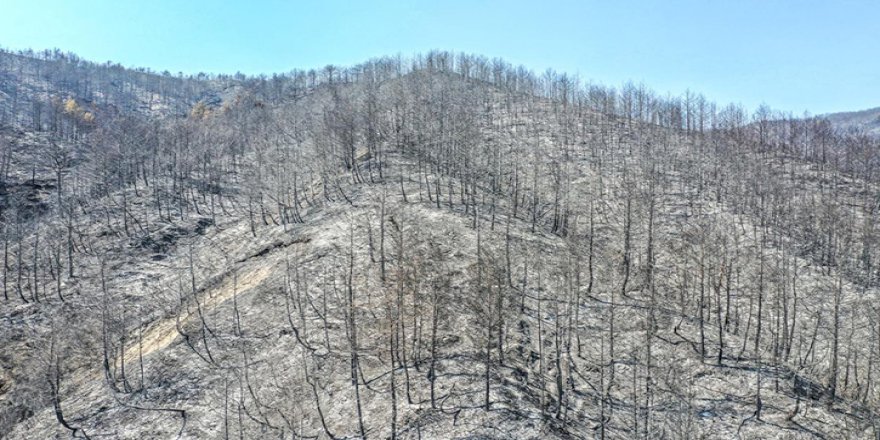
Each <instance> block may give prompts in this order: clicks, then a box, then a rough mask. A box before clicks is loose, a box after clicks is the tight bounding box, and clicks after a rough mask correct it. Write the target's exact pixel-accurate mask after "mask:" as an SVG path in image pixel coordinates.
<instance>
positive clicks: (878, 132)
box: [826, 107, 880, 137]
mask: <svg viewBox="0 0 880 440" xmlns="http://www.w3.org/2000/svg"><path fill="white" fill-rule="evenodd" d="M826 118H828V120H829V121H831V123H832V124H834V125H835V126H837V127H839V128H840V129H842V130H850V129H858V130H864V131H865V133H867V134H869V135H871V136H874V137H877V136H880V107H878V108H872V109H868V110H862V111H857V112H843V113H832V114H830V115H827V116H826Z"/></svg>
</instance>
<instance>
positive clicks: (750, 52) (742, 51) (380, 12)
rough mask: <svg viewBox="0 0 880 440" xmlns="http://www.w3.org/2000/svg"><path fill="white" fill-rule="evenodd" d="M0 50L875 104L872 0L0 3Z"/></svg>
mask: <svg viewBox="0 0 880 440" xmlns="http://www.w3.org/2000/svg"><path fill="white" fill-rule="evenodd" d="M0 46H2V47H4V48H7V49H25V48H31V49H34V50H42V49H50V48H59V49H61V50H63V51H70V52H74V53H76V54H78V55H79V56H81V57H82V58H85V59H88V60H92V61H97V62H104V61H113V62H118V63H121V64H123V65H125V66H137V67H149V68H151V69H153V70H155V71H159V72H161V71H164V70H168V71H170V72H172V73H177V72H184V73H198V72H209V73H236V72H242V73H246V74H259V73H266V74H271V73H279V72H287V71H290V70H291V69H294V68H319V67H323V66H325V65H327V64H335V65H342V66H344V65H351V64H356V63H359V62H362V61H365V60H367V59H369V58H372V57H377V56H383V55H395V54H402V55H404V56H406V55H412V54H414V53H418V52H427V51H428V50H431V49H443V50H454V51H456V52H467V53H475V54H481V55H485V56H488V57H501V58H503V59H505V60H507V61H508V62H510V63H512V64H516V65H519V64H522V65H524V66H526V67H528V68H530V69H532V70H534V71H535V72H538V73H540V72H543V71H545V70H546V69H548V68H552V69H554V70H556V71H559V72H566V73H569V74H577V75H578V76H579V77H580V78H581V79H582V80H585V81H586V80H590V81H593V82H596V83H602V84H605V85H611V86H618V85H620V84H622V83H623V82H625V81H628V80H631V81H634V82H637V83H638V82H642V83H644V84H645V85H647V86H649V87H651V88H652V89H654V90H655V91H657V92H658V93H660V94H662V95H666V94H667V93H670V94H673V95H679V94H682V93H684V92H685V90H688V89H690V90H691V91H694V92H700V93H703V94H704V95H706V96H707V97H708V98H710V99H712V100H714V101H716V102H719V103H728V102H734V103H739V104H742V105H744V106H746V107H747V108H749V109H754V108H755V107H757V106H758V105H761V104H767V105H769V106H770V107H772V108H774V109H778V110H783V111H791V112H794V113H795V114H801V113H803V112H804V111H809V112H810V113H812V114H823V113H829V112H837V111H850V110H860V109H866V108H872V107H878V106H880V56H878V55H880V1H877V0H862V1H856V0H833V1H832V0H826V1H815V0H800V1H795V0H788V1H774V0H763V1H758V0H730V1H721V0H702V1H698V0H642V1H625V0H619V1H616V0H604V1H592V0H580V1H578V0H571V1H564V0H563V1H553V0H544V1H531V2H530V1H524V0H505V1H492V0H442V1H437V0H435V1H403V0H400V1H384V0H378V1H355V0H352V1H337V0H318V1H311V0H301V1H294V0H289V1H283V0H239V1H232V0H212V1H206V0H148V1H147V0H144V1H137V0H75V1H74V0H0Z"/></svg>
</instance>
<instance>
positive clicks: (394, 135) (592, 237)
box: [0, 52, 880, 439]
mask: <svg viewBox="0 0 880 440" xmlns="http://www.w3.org/2000/svg"><path fill="white" fill-rule="evenodd" d="M16 56H19V55H16ZM32 63H38V60H37V61H26V62H21V63H20V64H22V65H29V64H32ZM8 65H9V64H6V65H5V66H8ZM0 74H2V75H3V78H6V79H5V81H6V82H5V83H4V84H5V85H4V87H5V88H4V89H3V90H11V89H17V90H24V89H28V88H29V87H32V84H33V80H28V81H23V80H22V79H21V78H22V77H21V76H14V75H12V74H11V73H10V69H9V68H3V69H2V70H0ZM72 75H73V76H76V75H75V74H72ZM119 75H121V77H125V78H139V77H140V73H139V72H136V71H129V70H125V69H123V70H122V71H120V73H119ZM32 77H33V75H32V76H29V78H32ZM158 77H161V76H158ZM230 81H232V79H230ZM234 81H235V83H234V84H233V83H232V82H228V81H226V80H222V81H221V80H218V79H217V78H212V79H198V78H190V79H187V80H186V81H184V83H186V84H193V85H192V86H189V85H187V86H186V87H192V88H197V89H199V90H200V92H199V93H193V94H187V95H180V96H185V97H181V98H179V99H177V98H174V100H173V101H174V104H173V105H170V107H168V108H173V109H174V110H173V111H167V112H165V111H153V110H156V108H155V107H153V106H151V105H150V104H149V101H150V100H149V99H147V100H146V101H142V100H140V99H141V98H139V97H143V96H145V95H144V92H142V91H141V90H149V89H148V88H147V87H146V86H144V87H143V88H136V90H137V91H136V92H132V93H133V94H132V95H129V97H128V98H126V101H125V102H129V103H130V104H131V103H132V102H137V104H131V105H124V106H123V105H116V106H115V107H114V108H115V109H116V110H114V112H112V113H111V112H109V111H107V110H106V109H103V110H102V107H100V106H99V105H98V104H95V107H94V108H95V110H94V119H93V120H91V121H85V120H84V119H83V115H84V114H85V113H84V112H85V111H89V110H88V109H89V108H90V107H88V105H91V104H86V103H91V102H92V101H89V99H87V98H86V97H85V95H83V94H75V95H69V93H70V89H61V88H59V87H60V86H58V85H57V82H53V81H49V80H46V81H44V82H41V83H40V84H41V85H40V86H39V87H42V88H44V89H50V90H52V91H51V93H50V94H51V95H53V96H55V95H57V96H59V97H64V98H63V99H68V98H73V99H74V100H75V101H76V102H77V104H78V105H79V106H80V107H81V108H82V110H79V111H66V109H64V108H61V109H60V110H59V115H66V116H63V117H64V118H67V120H69V122H68V123H67V124H68V125H64V126H63V127H62V126H61V125H59V126H56V127H51V126H49V125H46V124H42V123H40V124H36V125H35V124H34V123H33V120H32V119H29V118H30V116H26V115H25V114H24V113H23V112H24V110H23V109H22V107H21V106H18V105H13V106H8V105H7V106H6V107H5V108H7V109H8V110H6V112H5V114H7V115H11V116H10V117H6V118H5V119H4V121H6V122H4V124H5V126H4V128H3V130H2V131H0V146H2V148H3V155H2V157H3V169H4V172H3V188H4V192H3V204H2V220H3V226H4V227H3V233H4V235H3V237H4V265H3V293H4V296H3V299H2V300H0V316H2V319H0V341H2V345H0V346H2V349H0V368H2V371H0V436H2V437H3V438H10V439H19V438H22V439H30V438H95V439H97V438H132V439H134V438H498V439H502V438H504V439H506V438H560V439H567V438H602V439H605V438H608V439H617V438H670V439H679V438H681V439H684V438H749V439H758V438H762V439H763V438H797V439H800V438H803V439H807V438H875V437H876V436H877V435H878V432H880V426H876V424H877V422H876V421H877V420H880V419H878V416H880V414H878V411H880V394H878V390H880V387H878V384H877V383H876V382H877V376H878V371H877V369H878V365H877V363H878V362H877V361H878V354H880V346H878V339H877V338H878V336H880V321H878V320H877V319H876V317H877V316H878V314H877V313H876V312H877V310H876V308H877V306H876V304H877V295H878V293H880V292H878V281H880V265H877V264H876V261H877V255H876V253H877V249H878V246H877V244H878V233H880V231H878V225H877V222H876V221H875V220H876V219H877V209H878V208H880V192H878V182H877V175H876V173H875V170H876V166H877V165H878V156H877V155H876V151H877V147H878V145H877V142H876V140H872V139H866V138H864V137H853V136H850V135H848V134H846V133H838V132H834V131H833V130H827V127H828V121H827V120H824V119H821V118H813V119H808V120H794V119H793V120H790V121H786V123H785V124H779V123H774V121H772V120H771V119H770V118H768V117H764V116H763V115H762V114H756V115H748V114H746V113H745V112H744V111H743V110H742V109H741V108H738V107H736V106H728V107H721V106H716V105H715V104H713V103H709V102H708V101H706V100H705V98H703V97H702V96H697V97H694V96H692V95H688V96H686V97H680V98H679V97H669V98H662V97H660V96H658V95H656V94H654V93H653V92H651V91H650V90H647V89H645V88H643V87H635V86H632V85H627V86H625V87H623V88H621V89H620V90H616V89H613V88H606V87H602V86H599V85H594V84H580V83H579V82H578V81H577V80H576V79H574V78H571V77H569V76H566V75H564V74H557V73H548V74H545V75H543V76H540V77H539V76H536V75H535V74H533V73H531V72H529V71H527V70H526V69H523V68H517V67H513V66H510V65H508V64H506V63H504V62H503V61H501V60H492V61H489V60H487V59H486V58H484V57H479V56H468V55H462V54H458V55H455V54H450V53H446V52H432V53H429V54H426V55H419V56H416V57H414V58H413V59H412V60H405V61H404V60H401V59H400V58H382V59H375V60H370V61H368V62H365V63H363V64H361V65H358V66H353V67H337V66H328V67H326V68H325V69H323V70H321V71H294V72H293V73H291V74H289V75H285V76H276V77H273V78H272V79H268V78H248V79H235V80H234ZM25 82H27V83H28V84H24V83H25ZM10 84H11V85H12V87H11V88H10ZM130 84H138V82H137V80H136V79H131V80H130ZM138 87H140V86H138ZM175 87H177V86H175ZM180 87H181V90H182V89H183V88H185V87H183V86H180ZM4 93H6V94H7V96H8V92H4ZM41 93H42V92H41ZM175 93H176V92H175ZM147 95H149V93H147ZM169 95H174V94H172V93H170V92H169ZM33 96H36V94H33ZM174 96H177V95H174ZM134 97H138V98H134ZM205 97H213V98H210V99H208V98H205ZM59 99H62V98H59ZM120 99H121V98H120ZM169 99H170V98H169ZM0 102H5V101H0ZM163 108H165V107H163ZM59 117H62V116H59ZM41 120H42V119H41ZM59 127H61V128H59ZM64 127H67V128H64ZM871 152H875V153H873V155H872V153H871Z"/></svg>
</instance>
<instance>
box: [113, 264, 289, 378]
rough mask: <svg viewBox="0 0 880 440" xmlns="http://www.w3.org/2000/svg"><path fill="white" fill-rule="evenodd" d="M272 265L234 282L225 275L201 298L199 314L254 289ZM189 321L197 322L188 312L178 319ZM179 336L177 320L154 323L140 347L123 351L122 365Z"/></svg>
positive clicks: (183, 322) (185, 322) (182, 321)
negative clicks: (123, 360) (221, 280)
mask: <svg viewBox="0 0 880 440" xmlns="http://www.w3.org/2000/svg"><path fill="white" fill-rule="evenodd" d="M272 270H273V266H263V267H258V268H255V269H251V270H249V271H247V272H244V273H242V274H239V276H238V280H235V279H234V277H232V276H229V277H227V278H226V279H225V280H224V281H223V284H221V285H219V286H217V287H214V288H212V289H208V290H207V291H205V292H203V293H202V295H201V307H202V312H203V313H204V312H207V311H210V310H211V309H213V308H214V307H217V306H218V305H220V304H223V303H224V302H226V301H228V300H230V299H232V297H233V295H235V294H236V293H237V294H239V295H240V294H242V293H245V292H247V291H248V290H250V289H253V288H254V287H257V286H259V285H260V283H262V282H263V281H264V280H265V279H266V278H268V277H269V275H270V274H271V273H272ZM193 319H198V315H197V314H195V313H188V314H186V315H185V316H181V317H180V325H181V326H185V325H186V324H187V323H189V322H190V321H191V320H193ZM179 336H180V334H179V333H178V332H177V319H175V318H169V319H164V320H160V321H157V322H156V323H155V324H153V325H152V326H150V328H149V329H148V330H147V331H146V332H144V334H143V336H142V339H141V341H142V342H141V344H140V345H139V344H135V345H133V346H131V347H129V348H128V349H126V350H125V362H126V363H130V362H136V361H137V359H138V357H139V356H148V355H150V354H151V353H154V352H156V351H159V350H161V349H163V348H165V347H167V346H169V345H171V343H172V342H174V340H175V339H177V338H178V337H179Z"/></svg>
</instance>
